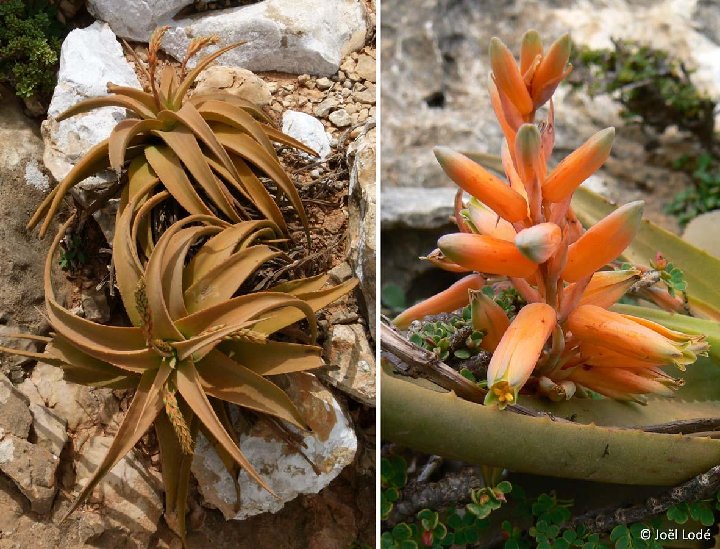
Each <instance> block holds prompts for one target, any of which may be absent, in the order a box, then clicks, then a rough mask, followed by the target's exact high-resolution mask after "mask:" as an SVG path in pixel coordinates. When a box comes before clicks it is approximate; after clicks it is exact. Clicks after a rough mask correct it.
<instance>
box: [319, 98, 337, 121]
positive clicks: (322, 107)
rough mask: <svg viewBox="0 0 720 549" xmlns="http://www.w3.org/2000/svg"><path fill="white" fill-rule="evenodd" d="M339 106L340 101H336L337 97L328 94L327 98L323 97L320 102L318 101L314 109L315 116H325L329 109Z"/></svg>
mask: <svg viewBox="0 0 720 549" xmlns="http://www.w3.org/2000/svg"><path fill="white" fill-rule="evenodd" d="M339 106H340V101H338V99H337V97H333V96H330V97H328V98H327V99H323V100H322V101H321V102H320V103H318V105H317V107H315V111H314V112H315V116H318V117H320V118H325V117H326V116H327V115H328V114H330V112H331V111H333V110H335V109H337V108H338V107H339Z"/></svg>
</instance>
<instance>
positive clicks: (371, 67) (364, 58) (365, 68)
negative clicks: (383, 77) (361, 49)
mask: <svg viewBox="0 0 720 549" xmlns="http://www.w3.org/2000/svg"><path fill="white" fill-rule="evenodd" d="M375 67H376V62H375V59H374V58H373V57H370V56H369V55H367V54H364V53H363V54H361V55H359V56H358V59H357V62H356V63H355V72H356V73H357V75H358V76H359V77H360V78H361V79H362V80H368V81H369V82H375Z"/></svg>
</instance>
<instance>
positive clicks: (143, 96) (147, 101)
mask: <svg viewBox="0 0 720 549" xmlns="http://www.w3.org/2000/svg"><path fill="white" fill-rule="evenodd" d="M107 90H108V93H114V94H116V95H124V96H125V97H129V98H130V99H134V100H135V101H137V102H139V103H142V104H143V105H145V107H147V109H148V110H150V111H152V112H153V113H157V105H156V104H155V98H154V97H153V96H152V94H151V93H148V92H146V91H143V90H141V89H140V88H131V87H129V86H118V85H116V84H112V83H108V85H107Z"/></svg>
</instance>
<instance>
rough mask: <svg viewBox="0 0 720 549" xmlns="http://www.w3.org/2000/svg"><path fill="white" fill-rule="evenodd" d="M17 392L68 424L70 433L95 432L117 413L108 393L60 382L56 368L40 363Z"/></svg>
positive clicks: (60, 375)
mask: <svg viewBox="0 0 720 549" xmlns="http://www.w3.org/2000/svg"><path fill="white" fill-rule="evenodd" d="M18 390H19V391H20V392H22V393H23V394H24V395H25V396H26V397H27V398H28V399H29V400H30V402H33V403H35V404H39V405H41V406H46V407H48V408H50V409H51V410H52V411H53V413H54V414H55V415H56V416H57V417H58V418H60V419H61V420H64V421H66V422H67V426H68V428H69V429H70V430H71V431H80V430H88V429H94V428H95V427H96V426H97V423H98V422H100V423H103V424H105V425H107V424H109V423H110V422H111V421H112V419H113V416H114V415H115V414H116V413H117V412H118V403H117V400H116V399H115V397H114V396H113V394H112V391H111V390H110V389H94V388H90V387H86V386H84V385H76V384H75V383H70V382H67V381H65V380H64V379H63V371H62V369H61V368H58V367H57V366H51V365H49V364H43V363H41V362H39V363H38V364H37V366H35V368H34V370H33V373H32V375H31V376H30V378H28V379H26V380H25V381H23V382H22V383H21V384H20V385H19V386H18Z"/></svg>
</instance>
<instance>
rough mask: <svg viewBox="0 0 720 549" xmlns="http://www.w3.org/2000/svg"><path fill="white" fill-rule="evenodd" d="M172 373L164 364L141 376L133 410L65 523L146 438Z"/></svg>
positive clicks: (131, 404)
mask: <svg viewBox="0 0 720 549" xmlns="http://www.w3.org/2000/svg"><path fill="white" fill-rule="evenodd" d="M170 372H171V369H170V367H169V366H168V365H167V364H163V365H162V366H161V367H160V369H159V370H147V371H146V372H145V373H144V374H143V375H142V376H141V377H140V382H139V384H138V387H137V390H136V391H135V395H134V396H133V399H132V401H131V402H130V407H129V408H128V411H127V413H126V414H125V417H124V418H123V421H122V423H121V424H120V427H119V428H118V432H117V434H116V435H115V438H114V439H113V441H112V444H111V445H110V448H109V449H108V453H107V454H106V455H105V457H104V458H103V460H102V462H101V463H100V465H98V468H97V469H95V471H94V472H93V475H92V476H91V477H90V479H89V480H88V482H87V484H86V485H85V486H84V487H83V489H82V491H81V492H80V494H79V495H78V496H77V498H76V499H75V501H74V502H73V504H72V505H71V506H70V509H69V510H68V511H67V513H66V514H65V516H64V517H63V520H65V519H66V518H67V517H68V516H69V515H70V513H72V512H73V511H74V510H75V509H77V507H78V505H80V504H81V503H82V502H83V501H84V500H85V498H87V497H88V496H89V495H90V493H91V492H92V491H93V489H94V488H95V486H97V485H98V483H99V482H100V481H101V480H102V478H103V477H104V476H105V475H106V474H107V473H108V472H109V471H110V470H111V469H112V468H113V467H114V466H115V465H116V464H117V462H118V461H120V460H121V459H122V458H123V456H125V454H127V453H128V452H129V451H130V450H132V448H133V446H135V444H136V443H137V441H138V440H140V439H141V438H142V436H143V435H144V434H145V432H146V431H147V430H148V429H149V428H150V426H151V425H152V424H153V421H154V420H155V418H156V416H157V415H158V412H159V411H160V410H161V409H162V405H163V404H162V397H161V396H160V389H161V388H162V387H163V385H164V384H165V381H167V378H168V376H169V375H170Z"/></svg>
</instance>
